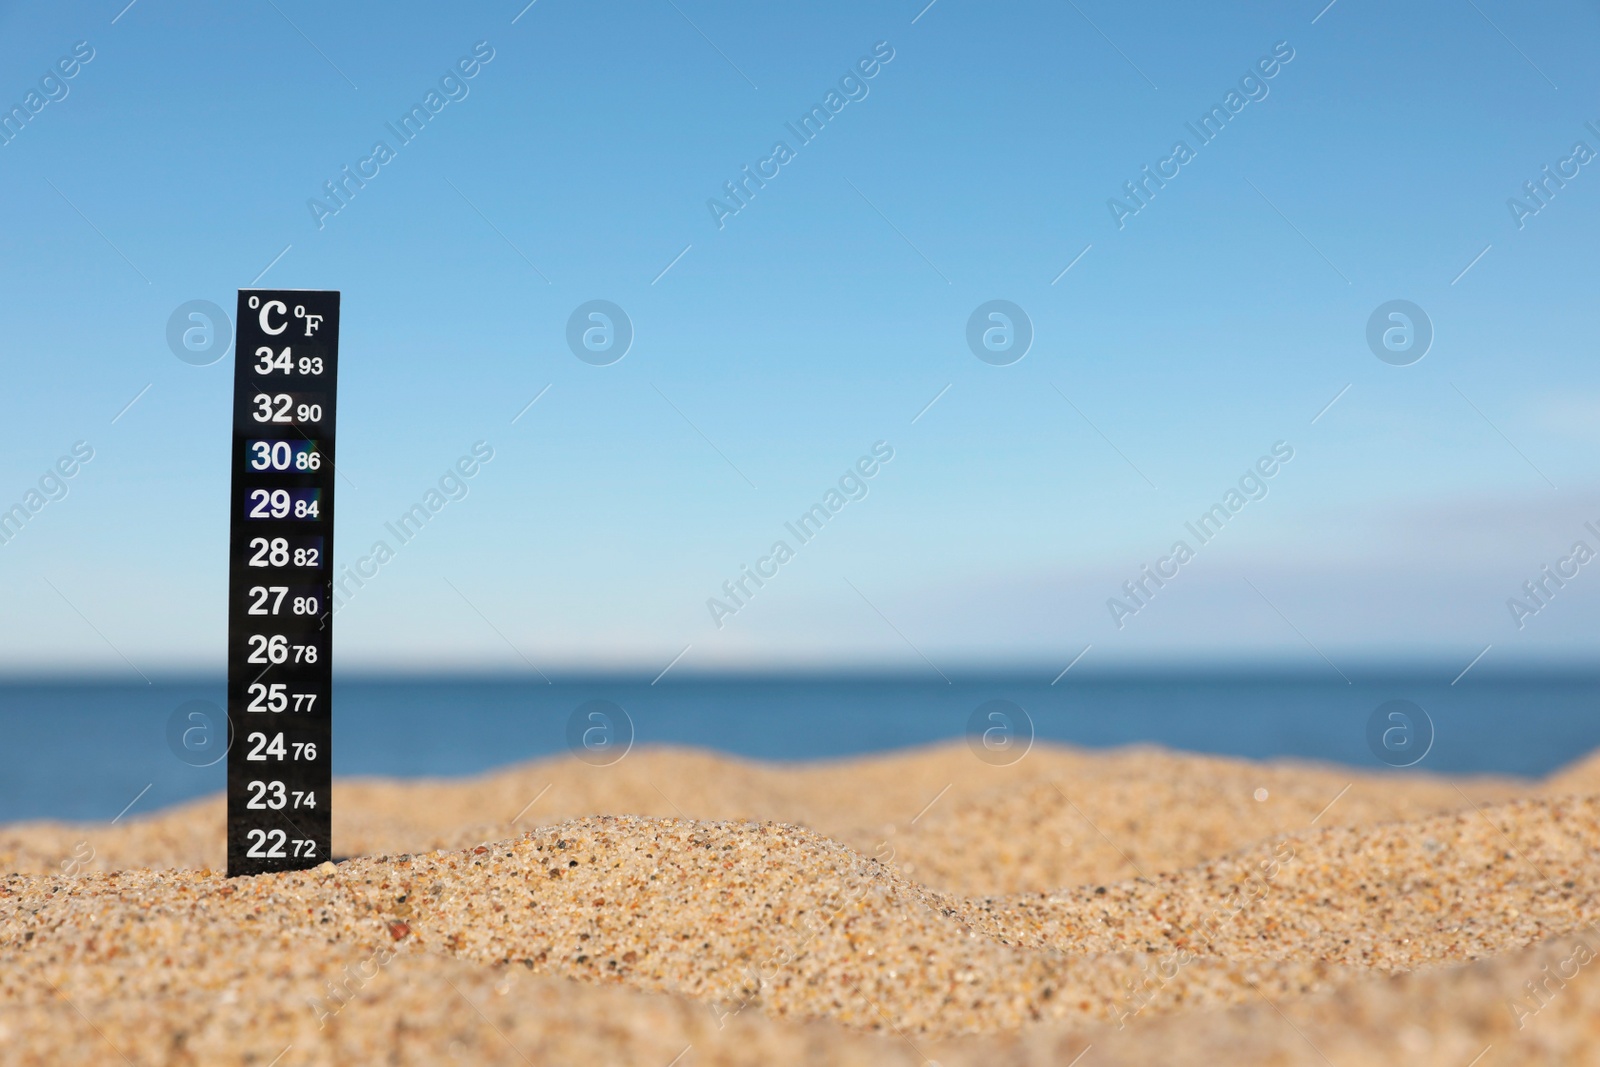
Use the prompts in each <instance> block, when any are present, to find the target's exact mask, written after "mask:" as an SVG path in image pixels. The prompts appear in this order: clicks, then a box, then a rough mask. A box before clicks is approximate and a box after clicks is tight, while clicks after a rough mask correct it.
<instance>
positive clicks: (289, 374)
mask: <svg viewBox="0 0 1600 1067" xmlns="http://www.w3.org/2000/svg"><path fill="white" fill-rule="evenodd" d="M236 321H237V322H238V330H239V334H238V342H237V347H236V348H235V350H234V371H233V490H232V493H231V494H230V502H229V506H228V521H229V539H228V728H229V742H230V744H229V748H228V875H229V877H233V876H236V875H241V874H262V873H265V872H268V871H291V870H299V869H302V868H306V867H315V866H316V865H317V864H319V863H322V862H323V861H324V860H327V859H330V858H331V854H332V835H331V832H330V821H329V802H330V800H331V799H332V798H331V796H330V795H329V794H330V786H331V783H332V780H333V774H332V766H333V765H332V762H331V758H332V755H333V754H332V752H331V751H330V750H329V746H330V741H331V740H332V737H331V733H332V731H331V729H330V727H331V725H332V722H333V709H332V707H331V706H330V703H331V700H332V693H331V691H330V682H331V680H332V670H331V661H332V658H333V615H332V608H333V603H332V594H333V567H332V563H333V476H334V469H333V455H334V449H333V441H334V426H335V419H334V411H335V402H336V398H337V395H338V376H339V294H338V293H337V292H332V291H324V290H295V289H241V290H239V315H238V319H237V320H236Z"/></svg>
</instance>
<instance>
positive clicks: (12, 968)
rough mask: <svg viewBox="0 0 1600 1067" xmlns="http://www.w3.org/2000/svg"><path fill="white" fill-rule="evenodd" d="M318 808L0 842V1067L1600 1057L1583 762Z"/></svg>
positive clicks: (351, 803)
mask: <svg viewBox="0 0 1600 1067" xmlns="http://www.w3.org/2000/svg"><path fill="white" fill-rule="evenodd" d="M334 805H335V808H334V810H335V820H334V834H335V839H334V843H335V848H336V850H337V851H338V852H340V853H341V854H348V855H350V856H352V857H353V858H350V859H348V860H344V861H343V862H339V863H337V864H335V863H327V864H324V865H323V866H322V867H320V868H318V869H315V870H312V871H305V872H297V873H294V874H287V875H273V876H263V877H257V878H249V879H235V880H232V881H230V880H227V879H225V878H223V877H222V876H221V874H220V873H219V872H220V869H221V867H222V848H221V845H222V804H221V801H220V798H212V799H207V800H204V801H201V802H198V803H194V804H189V805H184V806H182V807H179V808H175V809H171V810H169V811H166V812H160V813H156V814H154V815H150V816H146V817H143V818H138V819H128V820H124V822H123V823H121V824H119V825H116V826H66V825H59V824H32V825H17V826H10V827H0V872H8V873H4V874H0V1049H3V1050H4V1052H3V1053H0V1060H3V1061H4V1062H6V1063H19V1064H33V1063H38V1064H61V1063H75V1062H86V1063H121V1062H128V1063H140V1064H144V1063H191V1062H192V1063H197V1064H199V1063H204V1064H213V1063H218V1064H227V1063H244V1064H258V1065H270V1064H281V1065H282V1067H290V1065H293V1064H310V1063H419V1064H420V1063H452V1062H461V1063H496V1064H498V1063H505V1064H521V1063H567V1062H572V1063H577V1062H590V1063H605V1064H613V1063H616V1064H648V1065H655V1067H667V1065H673V1067H690V1065H692V1064H722V1063H728V1064H735V1063H738V1064H744V1063H749V1064H756V1063H761V1064H772V1063H812V1062H815V1063H842V1064H853V1063H861V1064H866V1063H874V1064H877V1063H886V1064H899V1063H905V1064H923V1063H926V1062H929V1061H934V1062H937V1063H939V1064H943V1065H946V1067H950V1065H954V1064H980V1063H981V1064H984V1065H985V1067H995V1065H1002V1064H1033V1063H1038V1064H1046V1063H1059V1064H1069V1063H1072V1062H1073V1060H1074V1058H1075V1057H1078V1056H1079V1055H1080V1054H1082V1056H1083V1058H1082V1060H1081V1061H1079V1062H1080V1063H1081V1065H1082V1067H1095V1065H1096V1064H1113V1063H1130V1064H1131V1063H1152V1062H1161V1063H1174V1064H1183V1063H1191V1062H1192V1063H1199V1062H1202V1061H1207V1062H1208V1063H1210V1064H1215V1063H1216V1062H1219V1061H1220V1062H1228V1063H1274V1064H1277V1063H1283V1064H1297V1063H1307V1064H1318V1065H1326V1064H1329V1063H1332V1064H1338V1065H1340V1067H1343V1065H1345V1064H1365V1063H1396V1064H1399V1063H1405V1064H1434V1063H1437V1064H1448V1065H1451V1067H1468V1065H1469V1063H1474V1058H1475V1057H1481V1058H1479V1059H1477V1060H1476V1063H1475V1067H1477V1065H1482V1067H1488V1065H1490V1064H1497V1063H1499V1064H1510V1063H1519V1064H1520V1063H1584V1062H1600V981H1596V980H1595V978H1596V972H1600V963H1597V962H1595V959H1594V957H1595V956H1596V954H1597V953H1600V928H1597V924H1600V879H1597V878H1596V874H1597V868H1600V758H1591V759H1589V760H1587V761H1585V762H1582V763H1580V764H1577V765H1575V766H1573V767H1571V768H1569V769H1568V770H1566V771H1564V772H1562V773H1561V774H1558V775H1556V776H1553V777H1552V778H1550V779H1548V780H1546V781H1543V782H1529V781H1517V780H1509V779H1493V780H1491V779H1470V780H1449V779H1444V778H1438V777H1432V776H1427V775H1419V774H1399V773H1393V774H1382V775H1378V774H1365V773H1356V772H1353V771H1351V770H1350V769H1348V768H1341V767H1329V766H1317V765H1309V764H1296V763H1272V764H1257V763H1250V762H1246V761H1239V760H1225V759H1217V758H1213V757H1202V756H1193V755H1185V754H1179V753H1171V752H1164V751H1159V750H1153V749H1129V750H1119V751H1114V752H1100V753H1087V752H1082V751H1076V750H1071V749H1065V748H1056V747H1050V746H1037V747H1036V748H1035V749H1034V750H1033V751H1031V752H1029V753H1028V755H1027V756H1026V757H1025V758H1024V759H1022V760H1021V761H1020V762H1019V763H1017V764H1015V765H1013V766H1010V767H991V766H988V765H986V764H984V763H982V762H980V761H979V760H977V759H976V758H974V756H973V755H972V754H971V753H970V752H969V751H968V750H967V749H966V747H965V746H964V745H950V746H941V747H936V748H931V749H923V750H917V751H910V752H905V753H897V754H892V755H887V756H880V757H874V758H871V759H863V760H855V761H845V762H834V763H829V764H819V765H803V766H769V765H761V764H755V763H750V762H745V761H739V760H732V759H728V758H726V757H721V756H716V755H712V754H708V753H704V752H696V751H686V750H643V751H637V752H634V753H631V754H630V755H629V756H628V757H627V758H626V759H624V760H623V761H622V762H620V763H618V764H616V765H614V766H611V767H605V768H598V767H591V766H588V765H586V764H583V763H580V762H578V761H575V760H565V759H562V760H553V761H541V762H537V763H532V764H527V765H523V766H519V767H515V768H511V769H508V770H506V771H503V772H499V773H496V774H493V775H488V776H485V777H482V778H478V779H471V780H462V781H451V782H420V783H419V782H411V783H396V782H381V781H362V780H351V781H341V782H339V783H337V784H336V786H335V792H334ZM91 849H92V859H90V858H88V857H89V856H90V850H91ZM1086 1050H1087V1051H1086Z"/></svg>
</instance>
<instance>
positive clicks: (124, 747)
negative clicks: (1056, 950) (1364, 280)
mask: <svg viewBox="0 0 1600 1067" xmlns="http://www.w3.org/2000/svg"><path fill="white" fill-rule="evenodd" d="M1449 675H1450V672H1449V671H1448V670H1422V669H1418V670H1412V671H1402V670H1385V671H1375V672H1371V673H1368V674H1352V675H1350V680H1349V681H1346V680H1345V678H1343V677H1340V676H1338V675H1336V674H1333V673H1332V672H1304V673H1299V672H1290V673H1277V674H1273V673H1249V672H1239V673H1184V672H1143V673H1138V674H1134V673H1129V674H1125V675H1091V674H1082V675H1078V674H1072V675H1068V676H1066V677H1063V678H1058V679H1057V680H1056V681H1055V682H1052V681H1051V679H1050V678H1049V676H1048V672H1041V673H1040V674H1039V675H1037V676H1034V675H1025V674H1021V673H1017V674H999V675H982V676H979V675H974V676H960V677H958V676H952V677H951V678H950V679H949V680H948V681H946V680H945V679H943V678H939V677H927V676H904V675H870V674H856V675H821V674H811V675H799V676H751V675H736V676H709V677H708V676H692V675H684V676H680V677H670V676H669V677H668V678H666V679H662V680H660V681H659V682H657V683H655V684H652V683H651V682H650V681H649V680H648V679H646V678H629V677H571V678H555V679H553V680H550V681H546V680H545V679H543V678H540V677H537V676H534V677H422V678H403V679H395V678H387V679H380V678H371V677H361V676H349V677H336V678H335V681H334V687H333V708H334V713H333V716H334V718H333V722H334V727H333V745H332V748H333V751H332V760H333V771H334V774H335V775H336V776H351V775H379V776H386V777H398V778H420V777H429V778H449V777H457V776H463V775H473V774H479V773H482V772H484V771H489V770H492V769H493V768H496V767H501V766H505V765H507V764H512V763H516V762H519V761H523V760H530V759H536V758H539V757H547V756H552V755H558V754H562V753H568V752H570V753H572V754H574V755H576V756H578V757H579V758H581V759H584V760H585V761H586V762H588V763H591V764H592V765H595V766H597V767H603V766H606V765H609V764H611V763H614V762H616V761H617V760H619V759H624V758H626V756H627V755H628V754H629V753H630V752H632V751H634V750H636V749H639V748H642V747H645V746H661V745H674V746H694V747H697V748H704V749H714V750H716V751H719V752H724V753H728V754H731V755H735V756H740V757H746V758H749V759H757V760H772V761H785V762H792V761H807V760H825V759H838V758H844V757H851V756H860V755H864V754H868V753H877V752H887V751H892V750H896V749H904V748H909V747H914V746H919V745H929V744H933V743H937V742H943V741H949V740H952V739H957V740H959V739H965V742H966V744H967V745H968V746H969V747H970V748H971V750H972V752H973V755H974V758H978V759H984V760H985V761H987V762H991V763H997V762H998V763H1003V762H1008V761H1012V760H1015V759H1026V758H1027V753H1028V751H1029V746H1030V745H1031V744H1037V743H1041V742H1059V743H1065V744H1071V745H1078V746H1083V747H1087V748H1111V747H1116V746H1123V745H1134V744H1148V745H1160V746H1165V747H1167V748H1172V749H1181V750H1185V751H1189V752H1205V753H1215V754H1219V755H1225V756H1239V757H1244V758H1247V759H1255V760H1262V759H1274V758H1280V757H1290V758H1295V759H1301V760H1314V761H1321V762H1326V763H1336V764H1346V765H1349V766H1352V767H1360V768H1366V769H1369V770H1377V771H1380V772H1384V773H1397V774H1398V773H1409V772H1413V771H1432V772H1437V773H1450V774H1477V773H1484V774H1487V773H1494V774H1508V775H1522V776H1542V775H1545V774H1548V773H1549V772H1551V771H1553V770H1555V769H1556V768H1558V767H1561V766H1562V765H1564V764H1566V763H1568V762H1570V761H1573V760H1575V759H1578V758H1580V757H1582V756H1584V755H1585V754H1587V753H1589V752H1591V751H1593V750H1594V749H1596V748H1600V704H1597V697H1600V671H1596V672H1577V671H1559V672H1550V671H1545V672H1540V673H1527V674H1492V673H1490V672H1488V671H1486V670H1479V671H1475V672H1473V673H1471V674H1468V675H1466V676H1465V677H1463V678H1460V679H1458V680H1457V681H1455V682H1452V680H1451V678H1450V676H1449ZM224 694H225V688H224V684H223V680H222V679H221V678H189V679H166V680H156V681H154V682H152V683H149V684H146V683H144V682H139V683H137V684H110V683H86V682H83V681H81V680H43V681H40V680H31V681H11V682H0V823H4V822H14V821H18V820H25V819H67V820H83V821H97V822H105V821H110V820H112V819H118V818H123V817H135V816H137V815H140V814H147V813H149V812H151V811H154V810H157V809H159V808H162V807H165V806H168V805H171V804H175V803H178V802H180V801H184V800H188V799H191V798H194V797H199V796H203V795H206V794H209V793H215V792H218V791H220V790H221V789H222V788H223V785H224V780H225V764H226V760H225V759H224V758H223V757H224V755H225V751H226V736H227V731H226V717H225V716H224V715H223V714H222V711H221V705H222V704H223V701H224Z"/></svg>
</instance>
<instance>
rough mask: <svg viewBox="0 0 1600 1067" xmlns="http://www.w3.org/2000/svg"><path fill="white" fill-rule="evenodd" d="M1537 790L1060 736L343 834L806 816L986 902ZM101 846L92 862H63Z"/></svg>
mask: <svg viewBox="0 0 1600 1067" xmlns="http://www.w3.org/2000/svg"><path fill="white" fill-rule="evenodd" d="M1533 788H1534V787H1533V786H1532V785H1531V783H1525V782H1516V781H1514V780H1504V779H1468V780H1460V781H1455V782H1453V781H1449V780H1446V779H1441V778H1437V777H1433V776H1429V775H1421V774H1394V773H1391V774H1368V773H1355V772H1352V771H1351V770H1349V769H1348V768H1342V767H1327V766H1318V765H1310V764H1299V763H1271V764H1260V763H1251V762H1249V761H1245V760H1234V759H1222V758H1218V757H1209V756H1191V755H1183V754H1178V753H1170V752H1164V751H1161V750H1157V749H1149V748H1134V749H1120V750H1114V751H1111V752H1105V753H1087V752H1083V751H1080V750H1076V749H1070V748H1065V747H1061V746H1052V745H1042V744H1041V745H1036V746H1035V747H1034V749H1033V750H1032V751H1031V752H1029V753H1028V755H1027V756H1026V757H1025V758H1024V759H1022V760H1021V761H1020V762H1018V763H1016V764H1014V765H1012V766H1009V767H992V766H989V765H987V764H984V763H982V762H980V761H979V760H977V759H975V758H973V756H972V753H971V752H969V751H968V750H967V748H966V746H965V745H964V744H959V743H958V744H949V745H941V746H937V747H932V748H926V749H916V750H910V751H906V752H899V753H891V754H888V755H883V756H875V757H871V758H866V759H859V760H849V761H842V762H832V763H820V764H796V765H775V764H758V763H753V762H748V761H745V760H739V759H734V758H731V757H727V756H721V755H715V754H712V753H706V752H698V751H690V750H682V749H645V750H640V751H638V752H634V753H631V754H630V755H629V756H628V757H627V758H626V759H624V760H622V761H621V762H620V763H617V764H615V765H613V766H610V767H592V766H589V765H587V764H584V763H581V762H579V761H577V760H575V759H570V758H565V757H563V758H560V759H552V760H540V761H536V762H532V763H528V764H523V765H520V766H517V767H512V768H508V769H506V770H503V771H497V772H495V773H493V774H488V775H484V776H481V777H476V778H467V779H458V780H450V781H416V782H392V781H379V780H370V779H341V780H339V781H338V782H336V783H335V785H334V793H333V810H334V816H333V819H334V823H333V827H334V848H335V851H336V854H338V855H343V856H362V855H381V854H384V853H399V852H420V851H430V850H433V849H439V848H461V847H464V846H466V845H469V844H478V843H482V842H485V841H496V840H502V839H505V838H509V837H513V836H515V835H516V834H518V833H520V832H523V831H526V830H528V829H531V828H533V827H535V826H541V825H551V824H554V823H558V822H561V821H564V820H567V819H573V818H579V817H582V816H586V815H616V814H629V815H648V816H659V817H670V816H676V817H678V818H693V819H700V820H707V821H725V820H735V819H737V820H746V821H754V822H762V821H774V822H787V823H794V824H797V825H801V826H806V827H809V828H811V829H813V830H816V831H818V832H820V833H822V834H825V835H826V836H828V837H830V838H833V839H834V840H836V841H839V842H841V843H843V844H846V845H849V846H851V847H852V848H854V849H855V850H856V851H858V852H862V853H864V854H866V855H870V856H875V857H879V858H882V859H884V860H885V861H886V862H892V863H894V864H895V865H896V866H897V868H898V869H900V870H901V871H902V872H903V873H905V874H906V875H907V876H909V877H911V878H914V879H915V880H916V881H918V882H919V883H921V884H923V885H927V886H929V887H932V888H937V889H943V890H947V891H949V892H954V893H961V894H963V895H973V894H983V893H1020V892H1029V891H1035V892H1042V891H1048V890H1052V889H1056V888H1059V887H1061V886H1068V885H1078V884H1083V883H1087V882H1096V883H1098V882H1106V881H1112V880H1117V879H1122V878H1130V877H1134V876H1138V875H1146V876H1149V875H1154V874H1157V873H1159V872H1162V871H1175V870H1180V869H1182V868H1184V867H1188V866H1192V865H1193V864H1196V863H1199V862H1201V861H1202V860H1205V859H1210V858H1212V857H1215V856H1219V855H1222V854H1224V853H1227V852H1231V851H1233V850H1235V849H1239V848H1243V847H1245V846H1247V845H1249V844H1252V843H1254V842H1256V841H1261V840H1264V839H1266V838H1268V837H1272V836H1276V835H1280V834H1284V833H1290V832H1294V831H1297V830H1300V829H1304V828H1305V827H1307V826H1308V825H1311V821H1312V820H1313V819H1314V818H1317V817H1318V816H1319V814H1320V819H1318V821H1317V823H1316V825H1318V826H1344V825H1367V824H1370V823H1374V822H1381V821H1394V820H1399V819H1408V818H1416V817H1419V816H1423V815H1431V814H1436V813H1439V812H1444V811H1454V810H1457V809H1460V808H1465V807H1467V806H1468V803H1469V797H1470V801H1472V802H1479V803H1482V802H1485V801H1493V800H1503V799H1507V798H1509V797H1512V796H1516V795H1526V794H1527V793H1529V792H1531V791H1532V789H1533ZM1263 790H1264V791H1265V792H1264V795H1265V798H1266V799H1264V800H1257V799H1256V797H1257V796H1258V795H1263V794H1261V793H1259V792H1258V791H1263ZM1463 790H1464V791H1465V795H1463ZM1596 791H1600V786H1597V788H1596ZM223 827H224V807H223V803H222V800H221V798H220V797H215V798H209V799H206V800H202V801H197V802H195V803H192V804H186V805H181V806H179V807H175V808H172V809H169V810H167V811H165V812H161V813H158V814H155V815H151V816H145V817H140V818H130V819H127V820H124V821H123V822H122V823H120V824H119V825H117V826H112V827H106V826H89V827H74V826H66V825H62V824H56V823H32V824H18V825H13V826H8V827H0V870H6V871H18V872H27V873H35V874H47V873H55V872H61V871H62V870H64V869H65V870H73V871H77V870H98V871H114V870H125V869H128V868H133V867H148V868H165V867H193V868H202V867H212V868H220V867H222V866H224V850H223V839H224V833H223ZM91 850H92V855H93V859H92V860H89V861H88V862H87V863H84V862H81V861H75V862H72V863H70V864H69V865H68V866H67V867H63V864H64V863H67V862H68V861H69V860H73V859H74V857H83V856H88V855H90V854H91Z"/></svg>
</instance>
